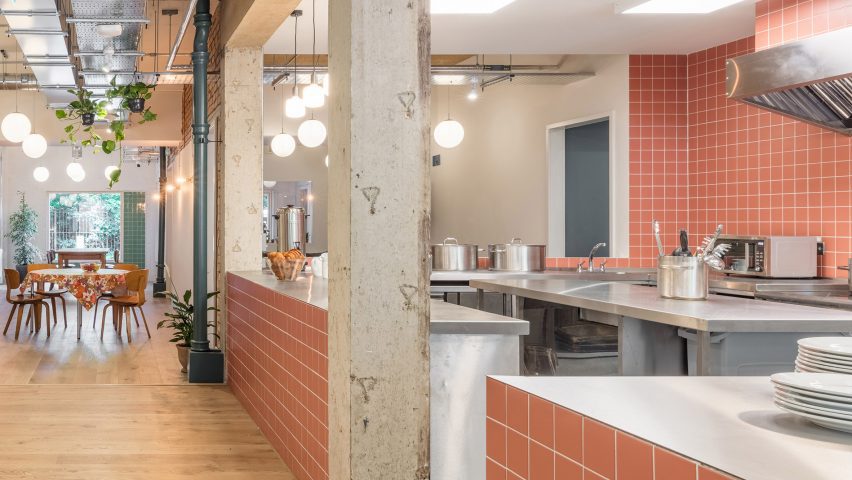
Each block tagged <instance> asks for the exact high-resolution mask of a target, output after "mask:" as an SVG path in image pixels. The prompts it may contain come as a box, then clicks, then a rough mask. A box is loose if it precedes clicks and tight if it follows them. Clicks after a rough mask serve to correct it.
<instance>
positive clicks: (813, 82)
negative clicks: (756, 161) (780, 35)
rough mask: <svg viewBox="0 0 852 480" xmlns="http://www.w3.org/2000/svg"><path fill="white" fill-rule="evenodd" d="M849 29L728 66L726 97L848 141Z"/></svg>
mask: <svg viewBox="0 0 852 480" xmlns="http://www.w3.org/2000/svg"><path fill="white" fill-rule="evenodd" d="M849 45H852V27H850V28H844V29H841V30H835V31H833V32H829V33H824V34H822V35H818V36H815V37H811V38H808V39H805V40H799V41H796V42H791V43H787V44H784V45H780V46H777V47H772V48H768V49H766V50H761V51H759V52H755V53H750V54H748V55H743V56H741V57H737V58H732V59H729V60H728V62H727V92H728V97H729V98H733V99H736V100H739V101H742V102H746V103H748V104H751V105H755V106H758V107H761V108H765V109H768V110H772V111H774V112H777V113H780V114H782V115H787V116H789V117H793V118H796V119H798V120H802V121H805V122H808V123H811V124H814V125H817V126H820V127H823V128H827V129H830V130H834V131H836V132H839V133H842V134H844V135H852V55H850V53H849Z"/></svg>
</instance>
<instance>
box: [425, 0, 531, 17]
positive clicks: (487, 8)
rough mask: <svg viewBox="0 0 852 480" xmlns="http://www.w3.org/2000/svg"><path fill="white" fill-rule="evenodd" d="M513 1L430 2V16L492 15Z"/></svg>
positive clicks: (469, 0)
mask: <svg viewBox="0 0 852 480" xmlns="http://www.w3.org/2000/svg"><path fill="white" fill-rule="evenodd" d="M514 1H515V0H432V3H431V6H430V10H431V11H432V15H441V14H466V13H467V14H477V13H479V14H487V13H494V12H496V11H497V10H500V9H501V8H503V7H505V6H506V5H508V4H510V3H512V2H514Z"/></svg>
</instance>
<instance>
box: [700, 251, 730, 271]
mask: <svg viewBox="0 0 852 480" xmlns="http://www.w3.org/2000/svg"><path fill="white" fill-rule="evenodd" d="M700 258H702V259H704V263H705V264H707V266H708V267H710V268H712V269H713V270H716V271H717V272H721V271H723V270H724V269H725V262H723V261H722V259H721V258H719V257H716V256H714V255H704V256H703V257H700Z"/></svg>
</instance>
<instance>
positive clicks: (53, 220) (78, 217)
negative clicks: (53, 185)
mask: <svg viewBox="0 0 852 480" xmlns="http://www.w3.org/2000/svg"><path fill="white" fill-rule="evenodd" d="M49 198H50V200H49V201H50V208H49V217H50V233H49V237H48V248H49V249H51V250H56V249H61V248H106V249H107V250H108V251H109V253H107V259H108V260H110V261H113V260H114V255H113V252H114V251H116V250H121V210H122V208H121V207H122V204H121V194H120V193H52V194H50V197H49Z"/></svg>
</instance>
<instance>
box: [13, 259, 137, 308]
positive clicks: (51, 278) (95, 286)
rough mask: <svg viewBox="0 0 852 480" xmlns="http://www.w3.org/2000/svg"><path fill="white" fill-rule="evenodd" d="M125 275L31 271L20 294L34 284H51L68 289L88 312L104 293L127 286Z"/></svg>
mask: <svg viewBox="0 0 852 480" xmlns="http://www.w3.org/2000/svg"><path fill="white" fill-rule="evenodd" d="M126 273H127V271H126V270H112V269H101V270H99V271H98V272H97V273H93V272H84V271H83V270H82V269H80V268H55V269H49V270H33V271H32V272H30V273H28V274H27V277H26V279H25V280H24V282H23V283H21V293H23V292H25V291H26V290H27V289H29V288H30V287H31V286H32V285H33V284H35V283H42V282H44V283H52V284H54V285H56V286H57V287H59V288H66V289H68V291H69V292H70V293H71V295H74V297H75V298H77V301H79V302H80V304H81V305H82V306H83V307H85V308H86V310H90V309H91V308H92V307H93V306H94V305H95V302H97V301H98V297H100V296H101V295H103V294H104V292H109V291H111V290H115V288H116V287H118V286H121V285H126V284H127V280H126V278H125V274H126Z"/></svg>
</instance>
